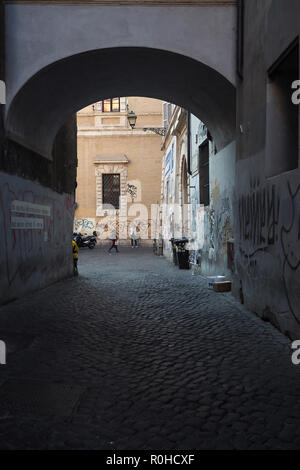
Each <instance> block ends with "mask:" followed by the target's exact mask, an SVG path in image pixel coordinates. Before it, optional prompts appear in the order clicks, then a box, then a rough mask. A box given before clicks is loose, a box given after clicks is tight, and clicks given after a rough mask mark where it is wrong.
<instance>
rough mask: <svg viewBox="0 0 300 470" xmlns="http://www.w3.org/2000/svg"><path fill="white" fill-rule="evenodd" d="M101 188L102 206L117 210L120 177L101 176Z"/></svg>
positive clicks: (115, 175) (113, 175)
mask: <svg viewBox="0 0 300 470" xmlns="http://www.w3.org/2000/svg"><path fill="white" fill-rule="evenodd" d="M102 188H103V189H102V194H103V198H102V202H103V204H111V205H112V206H114V208H115V209H119V198H120V175H117V174H104V175H102Z"/></svg>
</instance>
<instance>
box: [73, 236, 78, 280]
mask: <svg viewBox="0 0 300 470" xmlns="http://www.w3.org/2000/svg"><path fill="white" fill-rule="evenodd" d="M72 246H73V273H74V276H78V268H77V263H78V251H79V248H78V245H77V243H76V242H75V240H72Z"/></svg>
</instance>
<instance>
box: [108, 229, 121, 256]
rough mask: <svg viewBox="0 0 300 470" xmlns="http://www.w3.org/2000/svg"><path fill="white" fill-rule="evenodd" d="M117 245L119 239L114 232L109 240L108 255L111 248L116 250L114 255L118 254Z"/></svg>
mask: <svg viewBox="0 0 300 470" xmlns="http://www.w3.org/2000/svg"><path fill="white" fill-rule="evenodd" d="M118 243H119V238H118V235H117V234H116V232H114V234H113V235H112V238H111V246H110V248H109V250H108V253H109V254H111V250H112V249H113V248H115V250H116V253H120V252H119V250H118Z"/></svg>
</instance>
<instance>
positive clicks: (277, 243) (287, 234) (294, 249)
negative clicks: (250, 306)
mask: <svg viewBox="0 0 300 470" xmlns="http://www.w3.org/2000/svg"><path fill="white" fill-rule="evenodd" d="M238 220H239V239H240V250H239V253H240V255H241V257H242V258H241V259H242V260H243V259H244V260H245V262H246V263H248V266H249V263H250V266H252V267H253V266H256V265H257V259H258V258H257V255H258V254H260V255H262V256H263V257H264V256H266V255H267V254H268V255H272V254H273V256H274V255H275V256H276V260H278V259H279V260H280V263H281V267H282V268H281V269H282V270H281V273H280V274H281V276H280V279H281V280H282V282H283V287H284V291H285V294H286V299H287V304H288V308H289V311H290V312H291V314H292V315H293V317H294V319H295V320H296V321H297V323H300V318H299V315H300V310H299V294H298V289H299V285H298V284H297V275H298V273H299V270H300V185H297V186H296V188H294V189H293V188H292V184H291V182H289V181H287V182H286V183H285V184H284V185H281V186H280V187H279V185H278V186H277V185H275V184H270V185H264V186H260V185H259V182H257V183H256V184H252V185H251V187H250V191H249V192H248V193H246V194H244V195H242V196H241V197H240V198H239V200H238ZM263 259H264V258H263ZM252 275H253V273H252Z"/></svg>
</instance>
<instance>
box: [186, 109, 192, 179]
mask: <svg viewBox="0 0 300 470" xmlns="http://www.w3.org/2000/svg"><path fill="white" fill-rule="evenodd" d="M186 123H187V144H186V145H187V172H188V174H189V175H191V174H192V172H191V113H190V111H186Z"/></svg>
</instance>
